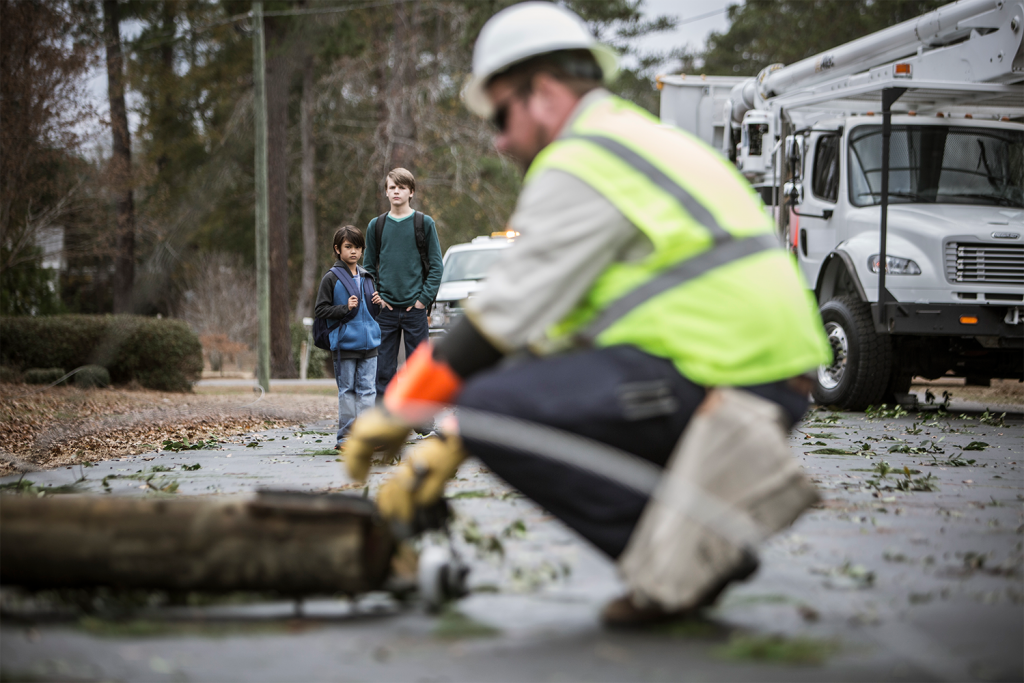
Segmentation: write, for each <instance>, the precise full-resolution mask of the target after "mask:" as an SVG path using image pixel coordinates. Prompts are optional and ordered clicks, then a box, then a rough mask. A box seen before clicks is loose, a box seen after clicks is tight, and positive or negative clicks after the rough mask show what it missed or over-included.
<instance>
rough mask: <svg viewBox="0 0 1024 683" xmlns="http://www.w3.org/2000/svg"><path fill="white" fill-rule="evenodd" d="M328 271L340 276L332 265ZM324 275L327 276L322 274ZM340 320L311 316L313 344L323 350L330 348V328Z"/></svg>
mask: <svg viewBox="0 0 1024 683" xmlns="http://www.w3.org/2000/svg"><path fill="white" fill-rule="evenodd" d="M330 272H332V273H334V276H335V277H337V278H340V277H341V271H340V270H338V269H337V267H332V268H331V270H330ZM324 277H327V276H326V275H324ZM339 322H340V321H338V320H334V321H332V320H329V319H327V318H313V346H315V347H316V348H318V349H323V350H324V351H330V350H331V330H333V329H334V328H335V327H337V326H338V324H339Z"/></svg>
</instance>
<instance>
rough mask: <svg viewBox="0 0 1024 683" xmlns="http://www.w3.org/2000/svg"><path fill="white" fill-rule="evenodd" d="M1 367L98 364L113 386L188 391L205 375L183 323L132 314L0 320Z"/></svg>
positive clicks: (191, 335)
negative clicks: (135, 383)
mask: <svg viewBox="0 0 1024 683" xmlns="http://www.w3.org/2000/svg"><path fill="white" fill-rule="evenodd" d="M0 364H2V365H7V366H12V367H15V368H17V369H19V370H25V369H27V368H52V367H63V368H67V369H69V370H71V369H74V368H77V367H81V366H83V365H91V364H95V365H100V366H103V367H104V368H106V369H107V371H108V372H110V379H111V381H113V382H114V383H117V384H124V383H127V382H131V381H132V380H135V381H137V382H138V383H139V384H141V385H142V386H144V387H147V388H149V389H157V390H160V391H190V390H191V388H192V383H193V382H194V381H196V380H197V379H199V375H200V373H201V372H202V370H203V349H202V346H201V345H200V344H199V338H198V337H197V336H196V335H195V333H194V332H192V330H191V329H189V327H188V325H186V324H185V323H184V322H182V321H181V320H172V319H158V318H145V317H142V316H133V315H54V316H33V317H9V318H8V317H5V318H0Z"/></svg>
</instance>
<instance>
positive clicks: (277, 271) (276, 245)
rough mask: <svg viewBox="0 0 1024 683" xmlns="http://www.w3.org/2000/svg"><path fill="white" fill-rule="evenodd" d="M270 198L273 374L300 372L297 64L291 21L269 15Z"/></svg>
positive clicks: (268, 189) (268, 168) (268, 147)
mask: <svg viewBox="0 0 1024 683" xmlns="http://www.w3.org/2000/svg"><path fill="white" fill-rule="evenodd" d="M266 26H267V48H268V49H267V67H266V68H267V198H268V208H269V211H268V216H267V217H268V223H269V231H270V236H269V243H270V374H271V376H272V377H295V376H296V369H295V365H294V363H293V362H292V338H291V332H290V328H289V325H290V323H291V315H290V310H291V304H292V302H291V296H290V295H289V293H288V289H289V288H288V251H289V249H288V90H289V85H290V82H291V75H292V72H293V70H294V63H293V58H292V54H291V52H292V49H293V46H292V44H291V43H292V41H290V40H289V36H288V29H287V25H286V24H285V23H284V22H283V21H280V20H278V19H276V18H274V19H267V20H266Z"/></svg>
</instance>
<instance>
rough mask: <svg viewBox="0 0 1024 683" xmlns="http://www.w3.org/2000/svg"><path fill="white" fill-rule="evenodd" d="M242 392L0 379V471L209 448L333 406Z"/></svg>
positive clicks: (315, 416) (330, 401) (329, 400)
mask: <svg viewBox="0 0 1024 683" xmlns="http://www.w3.org/2000/svg"><path fill="white" fill-rule="evenodd" d="M247 398H248V397H245V398H243V397H240V396H238V395H237V394H236V395H217V394H178V393H167V392H159V391H148V390H125V389H113V388H111V389H79V388H77V387H73V386H69V387H54V388H51V389H47V390H45V391H41V392H38V393H34V394H28V395H26V394H25V393H24V386H22V385H13V384H0V476H3V475H8V474H12V473H15V472H31V471H35V470H39V469H49V468H53V467H59V466H63V465H71V464H84V463H87V462H95V461H99V460H109V459H112V458H117V457H121V456H124V455H138V454H140V453H145V452H147V451H154V450H158V447H157V445H156V444H166V445H167V448H169V449H170V450H192V449H194V448H195V447H196V446H197V445H198V444H199V443H202V444H203V445H202V447H205V448H209V447H211V446H213V447H216V446H215V445H214V444H215V442H216V441H217V440H218V439H222V438H223V437H226V436H231V435H240V434H244V433H247V432H252V431H255V430H261V429H266V428H267V427H268V426H271V425H281V424H296V423H299V422H306V423H308V422H313V421H316V420H321V419H325V418H331V417H332V416H334V415H335V414H336V412H337V405H338V404H337V399H336V398H333V397H331V396H318V395H306V394H269V395H267V396H265V397H264V398H263V399H262V400H260V401H257V402H255V403H253V402H251V401H248V400H247ZM211 442H213V443H211Z"/></svg>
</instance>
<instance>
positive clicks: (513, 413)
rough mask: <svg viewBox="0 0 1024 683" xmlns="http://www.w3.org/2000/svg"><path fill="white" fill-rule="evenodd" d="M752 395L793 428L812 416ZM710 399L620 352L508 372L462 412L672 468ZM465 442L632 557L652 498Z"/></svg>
mask: <svg viewBox="0 0 1024 683" xmlns="http://www.w3.org/2000/svg"><path fill="white" fill-rule="evenodd" d="M748 389H749V390H750V391H752V392H753V393H756V394H759V395H761V396H763V397H764V398H767V399H769V400H773V401H775V402H776V403H779V404H780V405H781V406H782V407H783V409H784V410H785V412H786V413H787V414H788V415H789V417H790V419H791V420H792V421H793V422H796V421H797V420H798V419H799V418H800V417H801V416H802V415H803V412H804V410H806V407H807V402H806V400H805V399H803V398H801V397H800V396H798V395H797V394H795V393H793V392H792V391H790V390H789V389H788V388H787V387H786V385H785V384H784V383H776V384H770V385H764V386H759V387H748ZM704 395H705V390H704V388H703V387H701V386H699V385H696V384H694V383H693V382H690V381H689V380H688V379H686V378H685V377H683V376H682V375H680V374H679V372H678V371H677V370H676V369H675V366H674V365H672V363H670V362H669V361H667V360H664V359H662V358H656V357H654V356H651V355H648V354H646V353H644V352H642V351H640V350H638V349H636V348H634V347H631V346H615V347H610V348H604V349H594V350H588V351H580V352H577V353H572V354H567V355H560V356H552V357H547V358H540V359H530V360H526V361H522V362H518V363H512V364H507V365H502V366H499V367H497V368H495V369H492V370H489V371H487V372H484V373H481V374H479V375H476V376H474V377H472V378H471V379H470V380H469V382H467V384H466V386H465V388H464V389H463V390H462V393H461V394H460V395H459V397H458V400H457V402H456V403H457V405H459V406H460V407H465V408H471V409H474V410H479V411H484V412H488V413H495V414H498V415H505V416H510V417H514V418H518V419H520V420H525V421H529V422H535V423H539V424H542V425H547V426H549V427H554V428H556V429H560V430H563V431H565V432H570V433H572V434H577V435H579V436H583V437H586V438H589V439H593V440H595V441H600V442H603V443H605V444H608V445H610V446H614V447H615V448H618V449H620V450H623V451H626V452H628V453H632V454H634V455H636V456H638V457H640V458H643V459H645V460H648V461H650V462H652V463H654V464H655V465H657V466H659V467H664V466H665V463H666V462H667V461H668V458H669V456H670V455H671V454H672V451H673V450H674V449H675V446H676V443H677V442H678V441H679V438H680V436H681V435H682V433H683V430H684V429H685V428H686V425H687V424H688V423H689V421H690V418H691V417H692V416H693V413H694V411H695V410H696V409H697V406H698V405H700V403H701V401H703V400H704ZM468 418H469V415H467V419H468ZM463 440H464V442H465V446H466V450H467V451H468V452H469V453H471V454H473V455H475V456H477V457H478V458H480V459H481V460H482V461H483V462H484V464H486V465H487V466H488V467H489V468H490V469H491V470H492V471H493V472H494V473H495V474H497V475H498V476H500V477H501V478H503V479H504V480H505V481H507V482H508V483H509V484H511V485H512V486H514V487H515V488H517V489H518V490H519V491H521V492H522V493H523V494H524V495H526V496H527V497H529V498H531V499H533V500H534V501H536V502H537V503H539V504H540V505H541V506H542V507H544V508H545V509H547V510H548V511H549V512H551V513H552V514H553V515H555V516H556V517H558V518H559V519H561V520H562V521H563V522H565V523H566V524H567V525H568V526H570V527H572V528H573V529H575V530H576V531H577V532H579V533H580V534H582V535H583V536H584V537H585V538H587V539H588V540H589V541H590V542H591V543H593V544H594V545H595V546H597V547H598V548H599V549H601V550H602V551H604V552H605V553H607V554H608V555H609V556H610V557H612V558H615V557H618V556H619V555H620V554H621V553H622V551H623V550H625V547H626V543H627V541H628V540H629V537H630V535H631V534H632V532H633V528H634V527H635V526H636V523H637V521H638V520H639V518H640V513H641V512H642V511H643V509H644V506H645V505H646V504H647V496H645V495H643V494H641V493H639V492H637V491H635V490H633V489H631V488H627V487H625V486H623V485H621V484H618V483H616V482H613V481H610V480H609V479H606V478H604V477H602V476H600V475H597V474H594V473H591V472H588V471H586V470H584V469H580V468H577V467H573V466H571V465H568V464H564V463H561V462H558V461H554V460H551V459H549V458H545V457H543V456H540V455H537V454H534V453H531V452H528V451H527V450H525V449H524V448H518V447H517V446H516V444H515V443H503V444H502V445H497V444H494V443H492V442H490V441H482V440H477V439H473V438H470V437H467V436H466V434H465V433H463Z"/></svg>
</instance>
